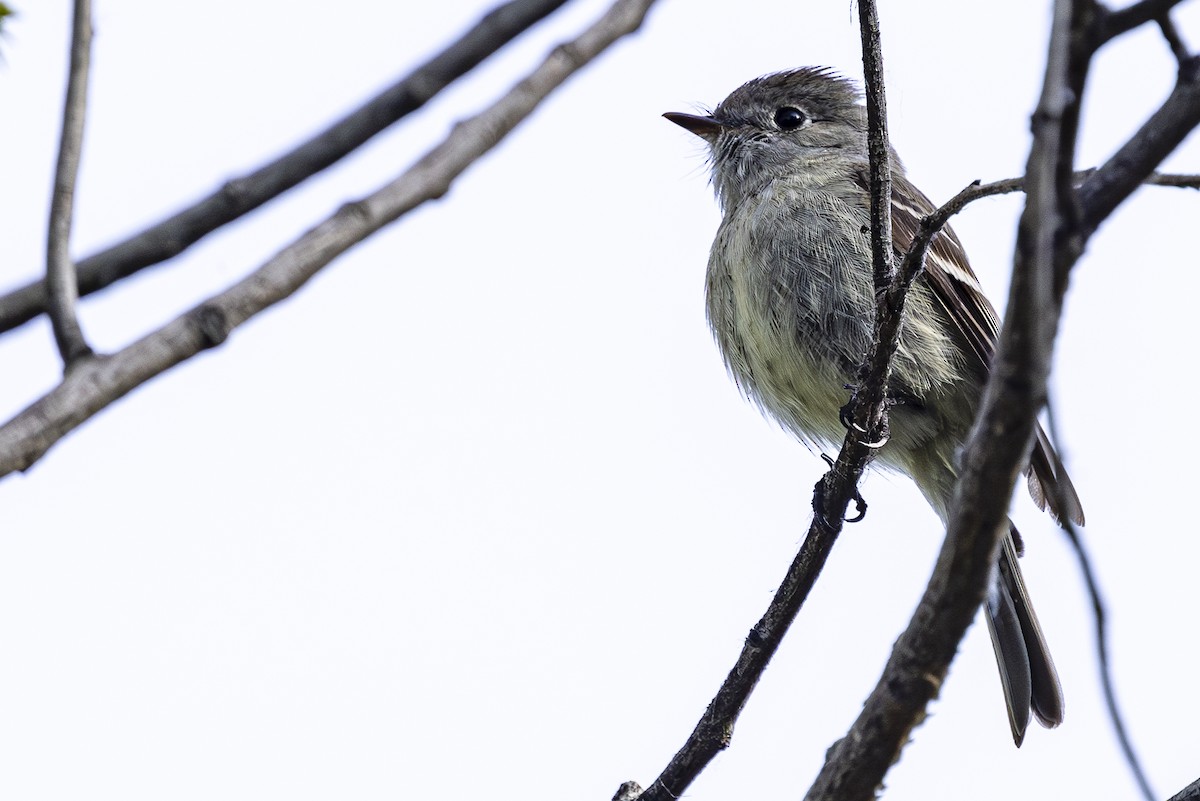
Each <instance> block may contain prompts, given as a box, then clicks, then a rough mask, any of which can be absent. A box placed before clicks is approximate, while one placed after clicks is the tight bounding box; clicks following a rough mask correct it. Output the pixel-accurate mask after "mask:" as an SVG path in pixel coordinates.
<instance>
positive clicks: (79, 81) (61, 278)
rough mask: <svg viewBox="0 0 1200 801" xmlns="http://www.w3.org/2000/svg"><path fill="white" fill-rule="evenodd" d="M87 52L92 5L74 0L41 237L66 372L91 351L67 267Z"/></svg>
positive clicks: (76, 290) (84, 102)
mask: <svg viewBox="0 0 1200 801" xmlns="http://www.w3.org/2000/svg"><path fill="white" fill-rule="evenodd" d="M91 50H92V4H91V2H90V0H75V19H74V23H73V25H72V30H71V66H70V68H69V70H68V73H67V93H66V95H67V96H66V100H65V101H64V102H63V120H62V137H61V138H60V140H59V145H58V166H57V168H56V169H55V173H54V194H53V195H52V196H51V199H50V223H49V225H48V226H47V233H46V283H45V291H46V293H47V294H48V295H49V300H50V305H49V309H48V311H49V313H50V323H51V325H52V326H53V328H54V340H55V342H56V343H57V344H58V352H59V353H60V354H61V355H62V360H63V366H64V367H66V368H70V367H71V366H72V365H73V364H75V363H76V362H77V361H78V360H79V359H80V358H82V357H85V356H89V355H91V352H92V349H91V348H90V347H89V346H88V344H87V341H86V340H85V339H84V338H83V329H81V328H80V327H79V318H78V316H77V315H76V314H75V305H76V302H77V301H78V300H79V287H78V285H77V284H76V282H75V265H74V264H73V263H72V262H71V216H72V211H73V209H74V206H75V182H76V179H77V178H78V176H79V157H80V153H81V152H82V150H83V124H84V120H85V119H86V117H87V84H88V66H89V62H90V61H91Z"/></svg>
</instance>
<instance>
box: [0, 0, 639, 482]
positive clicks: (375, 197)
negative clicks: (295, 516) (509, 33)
mask: <svg viewBox="0 0 1200 801" xmlns="http://www.w3.org/2000/svg"><path fill="white" fill-rule="evenodd" d="M653 2H654V0H617V2H615V3H614V4H613V5H612V6H611V7H610V8H609V10H608V11H607V12H606V13H604V14H603V15H602V16H601V17H600V18H599V19H598V20H597V21H596V22H595V23H594V24H593V25H591V26H590V27H589V28H587V29H586V30H585V31H584V32H583V33H582V34H580V36H579V37H578V38H576V39H575V40H573V41H571V42H568V43H565V44H562V45H559V46H558V47H556V48H554V50H553V51H552V52H551V53H550V54H549V55H548V56H547V57H546V59H545V61H544V62H543V63H542V64H541V65H540V66H538V67H537V68H536V69H535V70H534V71H533V72H532V73H530V74H529V75H528V76H527V77H526V78H525V79H524V80H521V81H519V82H518V83H517V84H516V85H515V86H514V87H513V88H512V89H511V90H509V91H508V92H507V93H506V94H505V95H504V96H503V97H502V98H500V100H498V101H497V102H496V103H494V104H493V105H492V106H490V107H489V108H487V109H486V110H485V111H483V112H481V113H480V114H477V115H476V116H474V117H472V118H470V119H468V120H465V121H463V122H460V123H459V124H458V125H456V126H455V127H454V129H453V130H452V131H451V133H450V135H449V136H448V137H447V138H446V140H445V141H444V142H442V143H441V144H440V145H438V146H437V147H436V148H434V149H433V150H431V151H430V152H429V153H427V154H426V155H425V156H424V157H423V158H421V159H420V160H419V161H418V162H417V163H416V164H414V165H413V166H412V167H411V168H409V169H408V170H406V171H405V172H404V174H403V175H401V176H400V177H398V178H397V179H395V180H394V181H392V182H391V183H389V184H387V185H386V186H384V187H382V188H381V189H379V190H378V191H376V192H375V193H373V194H371V195H369V196H368V197H366V198H364V199H362V200H360V201H358V202H356V203H349V204H346V205H345V206H343V207H342V208H341V209H339V210H338V211H337V213H336V214H334V215H332V216H331V217H329V218H327V219H326V220H325V221H324V222H322V223H320V224H319V225H317V226H316V227H315V228H313V229H312V230H310V231H308V232H307V233H306V234H304V235H303V236H302V237H300V238H299V239H298V240H297V241H296V242H294V243H293V244H291V245H289V246H288V247H286V248H284V249H283V250H282V251H280V252H279V254H278V255H276V256H275V257H273V258H272V259H270V260H269V261H268V262H267V263H266V264H264V265H262V266H261V267H259V268H258V269H257V270H255V271H254V272H253V273H251V274H250V275H249V276H247V277H246V278H245V279H243V280H242V281H239V282H238V283H237V284H234V285H233V286H232V287H230V288H229V289H227V290H225V291H224V292H221V293H220V294H218V295H215V296H213V297H211V298H209V299H208V300H206V301H204V302H202V303H201V304H200V305H198V306H196V307H195V308H193V309H192V310H190V311H188V312H186V313H184V314H183V315H181V316H180V317H178V318H176V319H175V320H173V321H171V322H170V323H168V324H167V325H165V326H163V327H162V328H160V329H158V330H157V331H154V332H153V333H151V334H149V335H147V336H145V337H143V338H142V339H140V340H138V341H137V342H134V343H133V344H131V345H129V346H128V347H126V348H124V349H123V350H121V351H119V352H117V353H115V354H113V355H111V356H109V357H107V358H105V359H102V360H101V359H97V360H92V361H88V362H84V363H82V364H81V365H80V367H79V369H78V370H74V371H72V372H71V373H69V374H68V375H67V376H66V377H65V378H64V379H63V381H62V383H60V384H59V385H58V386H57V387H55V388H54V389H53V390H51V391H50V392H49V393H47V394H46V395H44V396H43V397H42V398H40V399H39V400H37V401H35V402H34V403H33V404H32V405H31V406H29V407H27V408H26V409H25V410H24V411H22V412H20V413H19V414H17V415H16V417H14V418H13V419H12V420H10V421H9V422H8V423H6V424H4V425H3V426H0V476H4V475H7V474H9V473H11V472H13V471H14V470H24V469H26V468H28V467H29V466H30V465H32V464H33V463H34V462H36V461H37V460H38V459H39V458H41V456H42V455H43V454H45V452H46V451H47V450H48V449H49V448H50V447H51V446H52V445H53V444H54V443H56V442H58V441H59V440H60V439H62V437H63V436H65V435H66V434H67V433H68V432H70V431H71V430H73V429H74V428H76V427H78V426H79V425H80V424H81V423H83V422H84V421H86V420H87V419H88V418H90V417H91V416H92V415H94V414H96V412H98V411H100V410H101V409H103V408H104V407H106V406H108V405H109V404H110V403H112V402H113V401H115V400H117V399H118V398H120V397H122V396H124V395H125V394H126V393H128V392H130V391H131V390H133V389H134V388H136V387H138V386H140V385H141V384H143V383H145V382H146V381H149V380H150V379H151V378H154V377H155V376H157V375H159V374H161V373H163V372H165V371H166V370H168V369H170V368H171V367H174V366H175V365H177V364H179V363H180V362H183V361H185V360H186V359H189V358H191V357H192V356H195V355H196V354H197V353H199V352H201V351H203V350H205V349H206V348H211V347H215V346H217V345H220V344H221V343H223V342H224V341H225V338H226V337H227V336H228V335H229V333H230V332H231V331H233V329H234V328H236V327H237V326H239V325H241V324H242V323H244V322H245V321H246V320H248V319H249V318H251V317H252V316H254V315H255V314H258V313H259V312H261V311H263V310H264V309H266V308H268V307H270V306H272V305H273V304H275V303H278V302H279V301H281V300H283V299H284V298H286V297H288V296H289V295H291V294H292V293H293V292H295V291H297V290H298V289H300V287H302V286H303V285H304V284H305V283H306V282H307V281H308V280H309V279H310V278H312V277H313V275H315V274H316V273H317V272H318V271H319V270H321V269H322V268H323V267H325V266H326V265H328V264H329V263H330V262H331V261H332V260H333V259H334V258H336V257H337V256H338V255H340V254H342V253H344V252H345V251H346V250H348V249H349V248H351V247H353V246H354V245H356V244H358V243H359V242H361V241H363V239H365V238H366V237H368V236H370V235H371V234H373V233H375V232H376V231H378V230H379V229H381V228H382V227H384V226H385V225H387V224H388V223H391V222H394V221H395V220H396V219H398V218H399V217H401V216H402V215H404V214H405V213H407V212H408V211H411V210H412V209H414V208H416V207H417V206H419V205H421V204H422V203H424V202H426V201H428V200H431V199H433V198H438V197H442V196H443V195H445V194H446V192H447V191H449V189H450V186H451V185H452V183H453V181H454V180H455V179H456V178H457V177H458V176H459V175H461V174H462V173H463V171H464V170H466V169H467V168H468V167H469V166H471V165H472V164H473V163H474V162H475V161H477V160H478V159H479V157H480V156H482V155H483V154H484V153H486V152H488V151H489V150H491V149H492V148H493V147H495V146H496V145H497V144H498V143H499V142H500V141H501V140H502V139H503V138H504V137H505V136H507V135H508V134H509V133H510V132H511V131H512V130H513V129H514V128H515V127H516V126H517V125H518V124H519V123H520V122H522V121H523V120H524V119H526V118H527V117H528V116H529V115H530V114H531V113H532V112H533V110H534V109H535V108H536V107H537V106H538V104H539V103H541V101H542V100H544V99H545V98H546V96H547V95H549V94H550V93H551V92H552V91H553V90H554V89H556V88H557V87H559V86H560V85H562V83H563V82H564V81H566V80H567V78H569V77H570V76H571V75H573V74H574V73H575V72H577V71H578V70H579V69H581V68H582V67H584V66H585V65H586V64H588V63H589V62H590V61H591V60H592V59H594V58H595V57H596V56H598V55H600V54H601V53H602V52H603V51H604V50H606V49H607V48H608V47H609V46H610V45H611V44H613V42H615V41H616V40H618V39H620V38H621V37H623V36H625V35H627V34H629V33H632V32H633V31H634V30H636V29H637V28H638V27H639V26H640V25H641V22H642V20H643V19H644V18H645V15H646V13H647V11H648V10H649V8H650V6H651V5H653Z"/></svg>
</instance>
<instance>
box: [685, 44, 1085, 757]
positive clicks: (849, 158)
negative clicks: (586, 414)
mask: <svg viewBox="0 0 1200 801" xmlns="http://www.w3.org/2000/svg"><path fill="white" fill-rule="evenodd" d="M663 116H664V117H666V118H667V119H668V120H669V121H671V122H673V123H675V124H677V125H679V126H681V127H683V128H684V129H686V130H687V131H690V132H691V133H693V134H695V135H696V136H698V137H700V138H701V139H702V140H704V142H705V143H706V145H707V146H708V152H709V156H710V166H711V178H712V184H713V187H714V189H715V192H716V196H717V200H718V202H719V204H720V206H721V209H722V212H723V217H722V221H721V223H720V225H719V227H718V229H717V233H716V236H715V239H714V241H713V245H712V249H711V252H710V256H709V260H708V268H707V277H706V293H705V294H706V306H707V316H708V321H709V324H710V326H711V328H712V331H713V334H714V337H715V339H716V342H717V345H718V348H719V350H720V351H721V354H722V356H723V358H724V361H725V365H726V367H727V368H728V371H729V373H730V374H731V376H732V378H733V379H734V381H735V382H736V384H737V386H738V387H739V388H740V389H741V390H742V392H743V393H744V394H745V395H746V396H747V397H748V398H749V399H750V400H751V401H753V402H754V403H755V404H757V405H758V406H759V407H760V409H761V410H762V411H763V412H764V413H765V414H767V415H768V416H769V417H772V418H774V419H775V420H777V421H778V422H779V423H780V424H781V425H782V427H783V428H784V429H786V430H788V431H790V432H791V433H792V434H793V435H795V436H796V437H797V438H798V439H799V440H800V441H801V442H804V443H805V444H807V445H809V446H810V447H811V448H814V449H817V448H820V447H825V446H833V445H835V444H836V443H840V442H841V440H842V438H843V436H844V434H845V427H844V425H843V422H842V417H841V415H840V410H841V408H842V406H843V405H844V404H845V401H846V398H845V392H846V388H847V387H850V386H852V385H853V384H854V381H855V379H856V375H857V371H858V367H859V364H860V363H861V362H862V359H863V357H864V355H865V354H866V352H867V350H868V348H869V345H870V342H871V337H872V326H873V320H874V308H875V306H874V304H875V301H874V285H873V268H872V259H871V245H870V188H869V187H870V184H869V180H868V175H869V159H868V155H867V153H868V151H867V117H866V109H865V108H864V106H863V105H862V93H861V91H860V90H859V89H858V87H857V84H856V83H855V82H853V81H851V80H849V79H847V78H844V77H842V76H841V75H840V74H838V73H837V72H835V71H834V70H832V69H830V68H827V67H804V68H800V69H794V70H789V71H785V72H778V73H773V74H769V75H765V76H762V77H759V78H755V79H753V80H750V81H749V82H747V83H745V84H743V85H742V86H740V87H739V88H737V89H735V90H734V91H733V92H732V93H731V94H730V95H729V96H728V97H726V98H725V99H724V100H723V101H721V102H720V103H719V104H718V105H717V106H716V108H715V109H713V110H712V111H711V113H708V114H692V113H682V112H668V113H666V114H664V115H663ZM890 158H891V168H892V201H891V221H892V232H893V248H894V251H895V253H896V254H897V256H902V255H903V254H904V252H905V251H906V250H907V249H908V247H909V244H910V243H911V242H912V240H913V237H914V236H915V235H916V233H917V231H918V228H919V225H920V223H921V220H922V218H923V217H924V216H926V215H928V214H930V213H931V212H933V211H934V210H935V206H934V205H933V203H932V202H931V201H930V200H929V199H928V198H927V197H926V196H925V195H924V194H923V193H922V192H921V191H920V190H919V189H917V187H916V186H914V185H913V183H912V182H910V181H909V179H908V177H907V176H906V174H905V171H904V166H903V164H902V162H901V161H900V159H899V157H898V156H897V155H896V153H895V151H894V150H892V151H891V154H890ZM998 320H999V318H998V315H997V313H996V310H995V308H994V307H993V306H992V304H991V303H990V302H989V301H988V299H987V298H986V296H985V295H984V293H983V289H982V287H981V286H980V283H979V280H978V278H977V277H976V275H975V273H974V272H973V271H972V269H971V266H970V263H969V262H968V260H967V255H966V251H965V250H964V248H963V245H962V243H961V241H960V240H959V238H958V236H957V235H956V234H955V233H954V231H953V230H952V229H951V228H950V227H949V226H947V227H944V228H943V229H942V230H941V232H940V234H939V235H938V236H937V237H936V238H935V239H934V240H933V243H932V245H931V247H930V249H929V252H928V255H927V257H926V261H925V267H924V270H923V271H922V272H921V273H920V274H919V275H918V277H917V278H916V280H915V281H914V283H913V285H912V288H911V289H910V291H909V294H908V296H907V303H906V307H905V312H904V317H903V321H902V324H901V331H900V336H899V346H898V348H897V350H896V353H895V355H894V357H893V362H892V364H893V368H892V375H891V379H890V382H889V403H890V409H889V422H890V430H889V434H890V438H889V440H888V441H887V443H886V444H885V445H884V446H883V447H882V448H881V449H880V451H879V453H878V457H877V461H878V462H880V463H882V465H883V466H884V467H885V468H890V469H893V470H896V471H899V472H901V473H904V474H907V475H908V476H910V477H911V478H912V479H913V481H914V482H915V484H916V485H917V487H918V488H919V489H920V491H921V493H922V494H923V495H924V496H925V498H926V500H927V501H928V502H929V504H930V506H931V507H932V508H933V510H934V511H935V512H936V513H937V515H938V516H939V517H940V518H941V520H942V522H943V524H945V522H946V519H947V515H948V512H949V505H950V500H951V496H952V493H953V491H954V486H955V483H956V481H957V478H958V463H957V458H958V454H959V452H960V450H961V447H962V445H963V443H964V442H965V441H966V439H967V436H968V434H969V431H970V428H971V425H972V423H973V421H974V417H975V412H976V410H977V408H978V406H979V402H980V398H981V395H982V390H983V386H984V384H985V382H986V380H987V377H988V373H989V370H990V366H991V362H992V358H993V355H994V353H995V349H996V341H997V337H998V331H999V322H998ZM1025 473H1026V476H1027V479H1028V481H1027V483H1028V487H1029V491H1030V494H1031V496H1032V498H1033V500H1034V501H1035V502H1036V504H1037V505H1038V506H1039V507H1040V508H1042V509H1043V510H1049V512H1050V513H1051V515H1052V516H1053V517H1054V518H1055V520H1056V521H1058V522H1060V523H1061V522H1063V521H1065V520H1070V521H1071V522H1073V523H1077V524H1080V525H1082V524H1083V522H1084V514H1083V508H1082V505H1081V503H1080V500H1079V496H1078V494H1077V492H1076V490H1075V488H1074V486H1073V484H1072V482H1071V479H1070V477H1069V476H1068V475H1067V472H1066V470H1065V468H1064V466H1063V464H1062V461H1061V459H1060V458H1059V456H1058V455H1057V454H1056V453H1055V450H1054V448H1053V446H1052V444H1051V442H1050V440H1049V438H1048V437H1047V436H1046V433H1045V431H1044V430H1043V429H1042V428H1041V426H1040V425H1038V426H1036V430H1035V434H1034V441H1033V444H1032V447H1031V450H1030V454H1029V459H1028V463H1027V465H1026V467H1025ZM1022 550H1023V546H1022V544H1021V538H1020V534H1019V533H1018V532H1017V529H1016V527H1015V526H1013V525H1012V523H1011V521H1009V524H1008V530H1007V531H1006V532H1005V533H1004V534H1003V536H1002V537H1001V545H1000V549H999V555H998V558H997V563H996V565H995V567H994V569H993V571H992V577H991V580H990V583H989V588H988V591H987V594H986V598H985V601H984V608H985V612H986V618H987V622H988V631H989V632H990V634H991V640H992V645H993V648H994V651H995V655H996V662H997V666H998V668H999V672H1000V678H1001V685H1002V689H1003V693H1004V699H1005V705H1006V708H1007V712H1008V719H1009V724H1010V728H1011V731H1012V736H1013V740H1014V742H1015V743H1016V745H1017V746H1018V747H1019V746H1020V745H1021V743H1022V742H1023V740H1024V737H1025V732H1026V729H1027V727H1028V725H1029V722H1030V714H1031V712H1032V715H1033V717H1035V718H1036V719H1037V720H1038V722H1039V723H1041V724H1042V725H1043V726H1045V727H1047V728H1053V727H1055V726H1057V725H1059V724H1060V723H1061V722H1062V720H1063V714H1064V700H1063V693H1062V688H1061V685H1060V682H1059V679H1058V673H1057V671H1056V669H1055V667H1054V662H1053V659H1052V658H1051V655H1050V650H1049V648H1048V646H1047V644H1046V639H1045V636H1044V635H1043V632H1042V628H1041V625H1040V623H1039V622H1038V618H1037V615H1036V614H1035V613H1034V609H1033V605H1032V603H1031V601H1030V596H1029V591H1028V589H1027V587H1026V583H1025V580H1024V577H1023V576H1022V573H1021V568H1020V565H1019V563H1018V556H1019V554H1020V552H1021V551H1022Z"/></svg>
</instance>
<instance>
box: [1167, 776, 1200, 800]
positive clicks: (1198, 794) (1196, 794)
mask: <svg viewBox="0 0 1200 801" xmlns="http://www.w3.org/2000/svg"><path fill="white" fill-rule="evenodd" d="M1198 799H1200V779H1196V781H1194V782H1192V783H1191V784H1189V785H1188V786H1187V787H1184V788H1183V789H1182V790H1180V791H1179V792H1178V793H1176V794H1175V795H1173V796H1171V798H1170V799H1169V800H1168V801H1198Z"/></svg>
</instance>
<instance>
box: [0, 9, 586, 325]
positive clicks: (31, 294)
mask: <svg viewBox="0 0 1200 801" xmlns="http://www.w3.org/2000/svg"><path fill="white" fill-rule="evenodd" d="M565 2H566V0H512V1H511V2H508V3H505V4H504V5H502V6H499V7H497V8H496V9H494V10H492V11H491V12H489V13H488V14H487V15H486V16H484V17H483V19H481V20H480V21H479V22H478V24H476V25H475V26H474V27H473V28H472V29H471V30H469V31H467V32H466V33H465V34H464V35H463V36H462V37H460V38H459V39H458V40H457V41H456V42H454V43H453V44H451V45H450V46H449V47H447V48H446V49H445V50H443V51H442V52H441V53H439V54H438V55H436V56H434V57H433V58H432V59H430V60H429V61H427V62H425V63H424V64H422V65H421V66H420V67H418V68H417V69H416V70H414V71H413V72H412V73H410V74H408V75H406V76H405V77H404V78H402V79H400V80H399V81H397V82H396V83H395V84H393V85H392V86H390V87H389V88H387V89H385V90H384V91H383V92H381V93H380V94H379V95H377V96H376V97H374V98H372V99H371V100H369V101H368V102H367V103H365V104H364V105H363V106H361V107H360V108H358V109H357V110H355V111H353V112H351V113H350V114H349V115H347V116H346V117H344V118H342V119H341V120H339V121H338V122H336V123H334V124H333V125H331V126H330V127H329V128H327V129H325V130H324V131H322V132H321V133H319V134H317V135H316V136H314V137H312V138H311V139H309V140H308V141H307V142H305V143H303V144H301V145H300V146H299V147H297V148H295V149H294V150H292V151H290V152H288V153H285V154H284V155H282V156H279V157H278V158H276V159H275V160H274V161H272V162H271V163H270V164H267V165H266V166H265V167H261V168H260V169H257V170H255V171H254V172H252V173H250V174H249V175H245V176H242V177H240V178H235V179H232V180H230V181H228V182H226V183H225V184H224V185H223V186H222V187H221V188H220V189H218V190H217V191H215V192H213V193H212V194H210V195H208V196H207V197H205V198H203V199H202V200H199V201H197V202H196V203H194V204H193V205H191V206H189V207H188V208H186V209H183V210H182V211H179V212H177V213H175V214H173V215H171V216H170V217H168V218H166V219H164V220H162V221H160V222H158V223H155V224H154V225H152V226H150V227H149V228H147V229H146V230H145V231H142V232H141V233H138V234H136V235H134V236H132V237H130V238H129V239H126V240H125V241H123V242H120V243H118V244H116V245H113V246H112V247H109V248H107V249H105V250H103V251H101V252H100V253H96V254H94V255H92V256H89V257H87V258H85V259H83V260H82V261H80V262H79V264H78V265H77V271H78V284H79V291H80V292H82V293H83V294H84V295H90V294H91V293H93V292H97V291H99V290H101V289H104V288H105V287H107V286H109V285H111V284H113V283H115V282H117V281H119V280H121V279H123V278H128V277H129V276H131V275H133V274H134V273H136V272H138V271H139V270H142V269H144V268H146V267H150V266H152V265H154V264H158V263H160V262H162V261H165V260H167V259H170V258H172V257H173V256H177V255H179V254H180V253H182V252H183V251H184V250H186V249H187V248H189V247H191V246H192V245H194V244H195V243H196V242H198V241H199V240H200V239H202V238H204V237H205V236H207V235H208V234H211V233H212V232H213V231H215V230H217V229H218V228H220V227H221V226H223V225H226V224H228V223H230V222H232V221H234V220H236V219H237V218H239V217H241V216H242V215H244V214H246V213H248V212H250V211H253V210H254V209H256V208H258V207H259V206H261V205H263V204H264V203H266V202H267V201H269V200H272V199H274V198H275V197H278V196H279V195H281V194H282V193H284V192H286V191H287V190H288V189H291V188H292V187H294V186H296V185H297V184H300V183H302V182H303V181H305V180H307V179H308V178H310V177H312V176H313V175H315V174H317V173H318V172H320V171H321V170H324V169H325V168H327V167H329V166H331V165H332V164H335V163H336V162H338V161H339V160H341V159H342V158H344V157H345V156H347V155H349V154H350V153H352V152H354V150H356V149H357V148H359V147H361V146H362V145H363V144H365V143H366V142H367V141H368V140H370V139H371V138H372V137H374V136H375V135H376V134H378V133H379V132H381V131H383V130H384V129H386V128H387V127H388V126H390V125H392V124H393V123H394V122H396V121H397V120H399V119H401V118H403V117H404V116H406V115H408V114H410V113H411V112H413V111H416V110H417V109H419V108H420V107H421V106H423V105H424V104H425V103H426V102H428V101H429V100H430V99H431V98H432V97H433V96H434V95H436V94H437V93H438V92H440V91H441V90H442V89H444V88H445V87H446V86H447V85H448V84H450V83H451V82H453V81H454V80H456V79H458V78H460V77H461V76H462V75H464V74H466V73H467V72H469V71H470V70H471V69H473V68H474V67H475V66H477V65H478V64H479V63H480V62H482V61H483V60H484V59H486V58H487V57H488V56H490V55H492V54H493V53H495V52H496V51H497V50H499V49H500V48H501V47H503V46H504V45H505V44H507V43H508V42H509V41H511V40H512V39H514V38H515V37H516V36H518V35H519V34H521V33H523V32H524V31H525V30H527V29H528V28H530V27H531V26H532V25H534V24H535V23H537V22H538V21H539V20H541V19H543V18H544V17H546V16H547V15H548V14H550V13H551V12H552V11H554V10H555V9H557V8H558V7H559V6H561V5H563V3H565ZM45 310H46V291H45V286H44V284H43V282H41V281H35V282H33V283H30V284H27V285H25V286H23V287H20V288H18V289H15V290H13V291H11V292H9V293H7V294H5V295H3V296H0V333H3V332H5V331H10V330H12V329H14V328H16V327H17V326H19V325H23V324H24V323H27V322H29V321H30V320H32V319H33V318H34V317H37V316H38V315H39V314H41V313H42V312H43V311H45Z"/></svg>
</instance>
